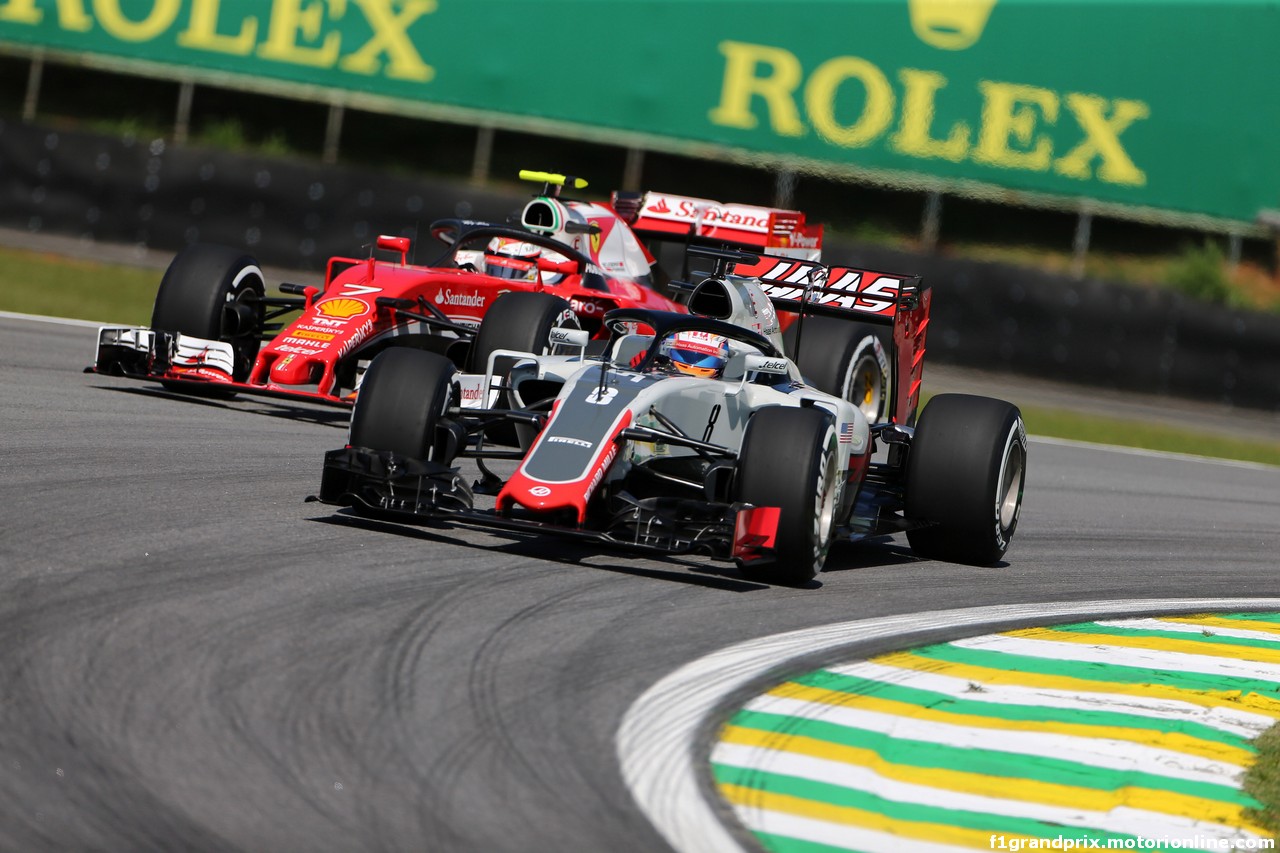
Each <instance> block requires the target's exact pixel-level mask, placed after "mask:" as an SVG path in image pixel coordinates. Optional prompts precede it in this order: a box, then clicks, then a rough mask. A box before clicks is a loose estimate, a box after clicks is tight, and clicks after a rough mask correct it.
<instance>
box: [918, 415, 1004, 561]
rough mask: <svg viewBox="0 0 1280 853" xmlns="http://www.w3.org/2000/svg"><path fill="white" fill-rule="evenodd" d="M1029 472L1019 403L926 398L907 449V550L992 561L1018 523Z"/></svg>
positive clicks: (954, 558)
mask: <svg viewBox="0 0 1280 853" xmlns="http://www.w3.org/2000/svg"><path fill="white" fill-rule="evenodd" d="M1026 477H1027V429H1026V427H1025V426H1024V425H1023V422H1022V414H1021V413H1020V412H1019V411H1018V409H1017V407H1016V406H1014V405H1012V404H1011V403H1006V402H1004V401H1003V400H993V399H990V398H988V397H973V396H970V395H967V394H939V395H938V396H936V397H934V398H933V399H932V400H930V401H929V404H928V405H927V406H925V408H924V412H923V413H922V414H921V415H920V422H919V424H918V425H917V426H916V430H915V436H914V438H913V439H912V441H911V449H910V451H909V453H908V456H907V477H906V507H905V514H906V517H907V519H908V520H909V521H916V520H920V521H929V522H933V525H932V526H929V527H920V528H916V529H913V530H908V531H907V541H908V542H910V543H911V550H913V551H914V552H915V553H916V554H918V555H920V556H922V557H933V558H935V559H939V560H946V561H948V562H953V563H970V564H973V565H989V564H991V563H994V562H996V561H997V560H999V559H1000V558H1001V557H1003V556H1004V553H1005V551H1006V550H1007V549H1008V547H1009V540H1010V539H1011V538H1012V537H1013V533H1014V531H1015V530H1016V529H1017V527H1018V514H1019V512H1020V511H1021V509H1022V488H1023V484H1024V483H1025V482H1026Z"/></svg>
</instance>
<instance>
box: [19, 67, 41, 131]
mask: <svg viewBox="0 0 1280 853" xmlns="http://www.w3.org/2000/svg"><path fill="white" fill-rule="evenodd" d="M43 77H44V51H43V50H38V51H36V52H35V53H34V54H33V55H32V57H31V68H30V70H29V71H28V72H27V95H26V97H25V98H23V100H22V121H23V123H24V124H31V122H33V121H35V120H36V107H37V106H39V104H40V80H41V79H42V78H43Z"/></svg>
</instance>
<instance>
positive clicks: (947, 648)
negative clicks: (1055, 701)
mask: <svg viewBox="0 0 1280 853" xmlns="http://www.w3.org/2000/svg"><path fill="white" fill-rule="evenodd" d="M1055 630H1056V628H1055ZM1046 642H1049V641H1046ZM1061 645H1063V646H1066V645H1067V644H1065V643H1064V644H1061ZM1070 652H1071V649H1070V648H1064V649H1063V654H1064V655H1069V654H1070ZM911 654H913V655H918V656H919V657H926V658H931V659H933V660H940V661H947V662H950V663H963V664H969V665H971V666H983V667H987V668H989V669H1001V670H1006V671H1008V672H1029V673H1034V674H1036V675H1054V676H1059V677H1063V678H1082V679H1086V680H1089V681H1105V682H1107V683H1109V684H1133V685H1138V686H1141V685H1143V684H1153V685H1159V686H1161V687H1179V688H1183V689H1186V690H1199V691H1203V692H1207V693H1215V694H1224V693H1227V692H1229V691H1233V690H1239V691H1240V692H1242V693H1259V694H1263V695H1270V696H1275V695H1276V694H1277V693H1280V685H1277V684H1276V682H1274V681H1267V680H1265V679H1260V678H1248V677H1245V676H1221V675H1205V674H1201V673H1194V672H1190V673H1187V672H1177V671H1175V670H1168V669H1151V668H1149V667H1143V666H1125V665H1124V664H1119V663H1093V662H1087V661H1076V660H1069V659H1068V660H1062V659H1054V658H1039V657H1032V656H1030V655H1016V654H1010V653H1007V652H999V651H991V650H986V649H968V648H961V647H959V646H953V645H950V644H947V643H944V644H940V645H936V646H926V647H924V648H921V649H912V650H911Z"/></svg>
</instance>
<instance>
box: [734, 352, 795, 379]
mask: <svg viewBox="0 0 1280 853" xmlns="http://www.w3.org/2000/svg"><path fill="white" fill-rule="evenodd" d="M745 368H746V372H747V373H773V374H778V375H782V376H785V375H786V374H788V373H790V372H791V365H790V362H788V361H787V360H786V359H785V358H779V357H777V356H772V355H761V354H760V353H748V354H747V361H746V365H745Z"/></svg>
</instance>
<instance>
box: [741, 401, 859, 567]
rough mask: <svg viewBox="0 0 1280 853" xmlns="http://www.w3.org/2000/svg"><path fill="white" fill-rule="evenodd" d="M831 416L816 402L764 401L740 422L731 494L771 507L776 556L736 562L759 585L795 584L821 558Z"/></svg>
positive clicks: (828, 522)
mask: <svg viewBox="0 0 1280 853" xmlns="http://www.w3.org/2000/svg"><path fill="white" fill-rule="evenodd" d="M837 448H838V444H837V439H836V427H835V422H834V421H833V420H832V418H831V415H830V414H829V413H827V412H826V411H824V410H822V409H817V408H812V409H810V408H805V409H799V408H791V407H789V406H770V407H768V408H765V409H761V410H760V411H758V412H756V413H755V414H754V415H753V416H752V417H751V420H750V421H749V422H748V423H747V432H746V435H745V436H744V437H743V439H742V450H741V452H740V453H739V455H738V470H737V473H736V474H735V477H734V489H733V491H734V497H735V499H736V500H740V501H746V502H747V503H751V504H755V505H756V506H778V507H781V508H782V512H781V514H780V515H779V517H778V534H777V540H776V542H775V549H774V556H775V560H774V561H773V562H771V563H768V564H761V565H756V566H751V565H747V566H743V569H742V572H743V574H744V575H745V576H746V577H747V578H748V579H750V580H754V581H760V582H762V583H771V584H780V585H783V586H799V585H802V584H805V583H807V582H809V581H811V580H813V578H814V576H815V575H817V574H818V572H820V571H821V570H822V565H823V563H824V562H826V559H827V551H828V550H829V549H830V547H831V534H832V530H833V528H834V526H835V511H836V500H837V493H838V492H839V488H838V483H837V477H838V476H839V470H838V469H839V455H838V450H837Z"/></svg>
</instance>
